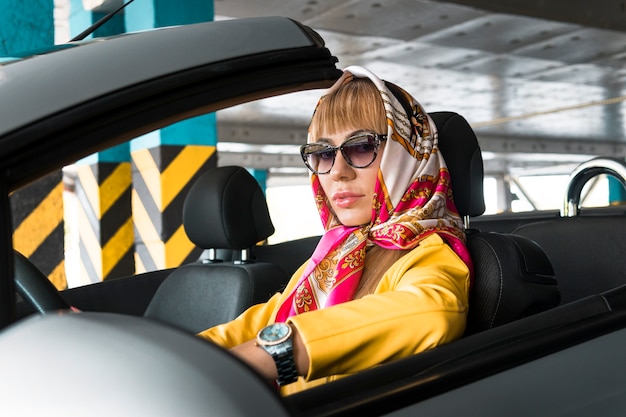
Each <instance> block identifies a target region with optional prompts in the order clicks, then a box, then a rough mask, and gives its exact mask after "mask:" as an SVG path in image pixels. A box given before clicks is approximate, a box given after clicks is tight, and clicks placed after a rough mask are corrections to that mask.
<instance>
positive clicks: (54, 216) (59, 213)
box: [10, 171, 67, 290]
mask: <svg viewBox="0 0 626 417" xmlns="http://www.w3.org/2000/svg"><path fill="white" fill-rule="evenodd" d="M10 200H11V212H12V217H13V247H14V248H15V249H16V250H17V251H18V252H20V253H21V254H22V255H24V256H26V257H27V258H28V259H29V260H30V261H31V262H32V263H33V264H35V265H36V266H37V267H38V268H39V269H40V270H41V271H42V272H43V273H44V274H45V275H46V276H47V277H48V279H50V281H51V282H52V283H53V284H54V286H55V287H56V288H57V289H59V290H62V289H65V288H67V278H66V275H65V261H64V259H65V257H64V234H65V232H64V221H63V174H62V172H61V171H57V172H54V173H52V174H50V175H48V176H46V177H44V178H42V179H40V180H39V181H37V182H35V183H33V184H31V185H29V186H28V187H26V188H23V189H21V190H18V191H16V192H14V193H13V194H11V197H10Z"/></svg>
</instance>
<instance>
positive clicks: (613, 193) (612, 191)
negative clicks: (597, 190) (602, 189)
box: [608, 176, 626, 206]
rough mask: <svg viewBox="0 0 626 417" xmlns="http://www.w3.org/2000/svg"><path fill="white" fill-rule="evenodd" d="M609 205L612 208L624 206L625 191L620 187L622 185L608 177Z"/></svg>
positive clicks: (625, 202) (625, 199)
mask: <svg viewBox="0 0 626 417" xmlns="http://www.w3.org/2000/svg"><path fill="white" fill-rule="evenodd" d="M608 179H609V204H610V205H612V206H619V205H621V204H626V190H625V189H624V187H623V186H622V183H621V182H619V181H618V180H616V179H615V178H613V177H611V176H609V177H608Z"/></svg>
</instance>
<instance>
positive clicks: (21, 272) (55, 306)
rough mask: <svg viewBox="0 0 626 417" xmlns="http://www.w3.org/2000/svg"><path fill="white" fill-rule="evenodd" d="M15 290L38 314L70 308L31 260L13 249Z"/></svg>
mask: <svg viewBox="0 0 626 417" xmlns="http://www.w3.org/2000/svg"><path fill="white" fill-rule="evenodd" d="M13 254H14V255H13V263H14V268H15V291H16V292H17V293H18V294H19V295H20V297H22V299H24V301H26V302H27V303H28V304H29V305H31V306H32V307H33V308H34V309H35V310H36V311H37V312H38V313H39V314H47V313H48V312H51V311H56V310H66V309H69V308H70V305H69V303H68V302H67V301H65V300H64V299H63V297H61V294H59V292H58V291H57V289H56V288H55V286H54V285H52V283H51V282H50V280H48V277H46V276H45V275H44V274H43V272H41V271H40V270H39V269H38V268H37V267H36V266H35V265H33V263H32V262H30V261H29V260H28V259H27V258H26V257H25V256H23V255H22V254H20V253H19V252H16V251H13Z"/></svg>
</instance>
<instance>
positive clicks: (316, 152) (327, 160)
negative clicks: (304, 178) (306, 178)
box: [302, 144, 335, 174]
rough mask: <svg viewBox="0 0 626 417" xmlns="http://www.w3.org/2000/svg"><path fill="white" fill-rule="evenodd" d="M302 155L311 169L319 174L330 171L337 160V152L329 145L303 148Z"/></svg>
mask: <svg viewBox="0 0 626 417" xmlns="http://www.w3.org/2000/svg"><path fill="white" fill-rule="evenodd" d="M302 154H303V155H304V156H305V158H306V162H307V164H308V165H309V168H311V170H313V172H316V173H318V174H319V173H322V174H323V173H326V172H328V171H330V169H331V168H332V166H333V161H334V160H335V150H334V149H333V148H331V147H330V146H328V145H318V144H310V145H307V146H305V147H304V148H303V150H302Z"/></svg>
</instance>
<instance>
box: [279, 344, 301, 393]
mask: <svg viewBox="0 0 626 417" xmlns="http://www.w3.org/2000/svg"><path fill="white" fill-rule="evenodd" d="M274 361H275V362H276V370H277V371H278V379H276V382H277V383H278V385H280V386H283V385H287V384H291V383H292V382H296V380H297V379H298V370H297V369H296V363H295V361H294V358H293V349H288V350H286V351H285V352H282V353H280V354H277V355H274Z"/></svg>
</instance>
